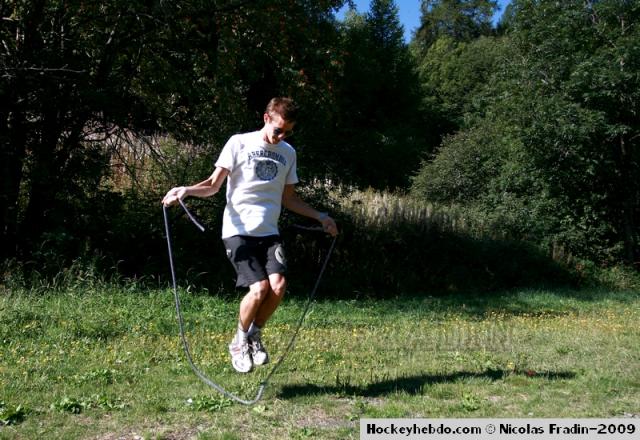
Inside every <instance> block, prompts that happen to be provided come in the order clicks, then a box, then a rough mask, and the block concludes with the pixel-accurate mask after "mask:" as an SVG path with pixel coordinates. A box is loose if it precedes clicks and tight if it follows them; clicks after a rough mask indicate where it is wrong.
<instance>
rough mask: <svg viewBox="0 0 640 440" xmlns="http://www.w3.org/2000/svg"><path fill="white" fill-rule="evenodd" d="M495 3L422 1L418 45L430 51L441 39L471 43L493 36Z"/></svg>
mask: <svg viewBox="0 0 640 440" xmlns="http://www.w3.org/2000/svg"><path fill="white" fill-rule="evenodd" d="M497 8H498V3H497V2H496V1H495V0H422V4H421V10H422V16H421V17H420V27H419V28H418V31H417V33H416V43H417V44H418V45H419V46H420V48H421V49H422V50H428V49H429V47H431V45H432V44H433V43H435V42H436V41H437V40H438V39H440V38H441V37H450V38H451V39H453V40H454V41H457V42H469V41H472V40H475V39H476V38H478V37H480V36H488V35H491V34H492V32H493V28H492V26H491V18H492V16H493V14H494V12H495V11H496V9H497Z"/></svg>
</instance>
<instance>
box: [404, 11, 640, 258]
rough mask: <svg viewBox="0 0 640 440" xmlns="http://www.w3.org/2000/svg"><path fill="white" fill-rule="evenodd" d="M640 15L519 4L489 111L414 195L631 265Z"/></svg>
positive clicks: (452, 142)
mask: <svg viewBox="0 0 640 440" xmlns="http://www.w3.org/2000/svg"><path fill="white" fill-rule="evenodd" d="M638 13H639V11H638V8H637V6H633V4H631V3H620V2H607V1H603V2H597V3H593V4H591V3H590V2H587V3H585V2H578V1H576V2H562V3H558V2H552V1H540V2H533V1H516V2H514V3H513V14H514V15H513V17H512V19H511V20H512V22H511V24H510V31H509V32H508V33H507V35H506V36H505V37H503V39H504V40H505V42H504V43H503V46H504V48H505V54H507V53H508V54H509V56H508V57H501V58H498V59H499V60H500V64H498V66H497V68H496V69H495V71H494V74H493V75H491V77H490V79H489V81H488V84H489V87H488V88H486V89H485V90H484V91H483V92H482V93H480V94H479V96H480V98H481V99H482V102H483V109H482V110H481V111H476V110H475V109H472V110H471V111H467V113H466V114H465V118H466V121H467V125H468V126H467V127H466V128H465V129H463V130H462V131H460V132H458V133H456V134H455V135H453V136H451V137H449V138H447V140H446V141H445V142H443V144H442V148H441V149H440V150H439V152H438V155H437V156H436V157H435V158H434V160H433V161H430V162H427V163H425V165H424V167H423V169H422V171H421V172H420V173H418V175H417V176H416V178H415V180H414V193H415V194H422V195H423V196H425V197H427V198H429V197H435V199H437V200H452V201H463V202H464V203H468V204H469V205H470V206H475V207H480V209H482V210H484V211H486V212H487V213H488V215H489V216H494V217H496V220H498V221H500V222H503V221H504V224H505V229H506V230H507V231H511V232H512V233H514V235H513V237H514V238H518V239H519V238H529V239H533V240H536V241H538V242H539V243H540V244H541V245H542V247H543V249H547V250H551V249H552V248H557V247H561V248H564V249H565V250H566V252H567V253H569V254H572V255H575V256H578V257H581V258H588V259H593V260H595V261H598V262H600V263H603V264H612V263H615V262H616V261H620V260H623V259H624V260H626V261H627V262H629V263H631V262H633V261H635V255H636V253H637V242H638V241H637V240H638V237H637V234H638V232H637V228H636V226H635V224H636V218H637V214H638V202H639V201H640V197H639V193H638V189H637V187H636V182H637V175H636V174H637V172H638V169H639V168H638V166H637V164H638V157H637V148H635V144H636V143H637V139H638V136H637V134H636V133H637V130H638V125H637V122H631V121H632V116H631V115H632V114H636V113H637V106H638V97H637V96H636V95H637V90H636V89H635V88H628V86H627V84H629V83H631V84H633V83H634V82H636V81H637V79H638V76H637V72H638V66H636V65H635V62H634V61H631V60H630V59H629V55H630V54H632V53H634V51H635V50H636V49H637V47H636V45H635V43H633V42H632V41H637V34H636V35H635V36H634V33H635V31H636V30H635V29H630V28H628V27H627V25H626V24H625V23H628V22H629V21H633V17H636V15H637V14H638ZM631 72H635V73H631ZM623 77H624V78H625V81H627V82H625V83H624V85H623V82H622V78H623ZM604 78H610V80H604ZM477 96H478V95H477ZM474 163H477V164H478V166H479V167H478V168H474V166H473V165H472V164H474ZM451 176H453V177H454V178H453V179H451ZM505 220H506V221H505Z"/></svg>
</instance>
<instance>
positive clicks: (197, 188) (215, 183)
mask: <svg viewBox="0 0 640 440" xmlns="http://www.w3.org/2000/svg"><path fill="white" fill-rule="evenodd" d="M228 175H229V170H227V169H226V168H221V167H216V169H215V170H214V172H213V174H211V176H210V177H209V178H208V179H207V180H203V181H202V182H200V183H196V184H195V185H191V186H178V187H175V188H172V189H171V190H169V192H168V193H167V194H166V195H165V196H164V198H163V199H162V203H163V204H164V206H171V205H175V204H176V203H178V200H182V199H184V198H185V197H202V198H203V197H211V196H212V195H214V194H216V193H217V192H218V191H220V188H221V187H222V183H223V182H224V179H226V178H227V176H228Z"/></svg>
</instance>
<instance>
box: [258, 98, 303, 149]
mask: <svg viewBox="0 0 640 440" xmlns="http://www.w3.org/2000/svg"><path fill="white" fill-rule="evenodd" d="M297 116H298V106H297V105H296V103H295V102H294V101H293V99H291V98H286V97H278V98H273V99H272V100H271V101H269V104H267V108H266V110H265V112H264V117H263V118H264V128H263V132H264V140H265V141H267V142H268V143H270V144H277V143H278V142H280V141H281V140H282V139H284V138H285V137H287V136H291V134H292V133H293V127H294V125H295V124H296V118H297Z"/></svg>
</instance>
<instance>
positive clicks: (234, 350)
mask: <svg viewBox="0 0 640 440" xmlns="http://www.w3.org/2000/svg"><path fill="white" fill-rule="evenodd" d="M229 354H230V355H231V365H233V368H235V370H236V371H237V372H238V373H248V372H249V371H251V368H253V362H252V361H251V354H250V352H249V344H248V343H247V342H244V343H242V342H238V341H237V340H236V338H235V337H234V338H233V341H231V344H229Z"/></svg>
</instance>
